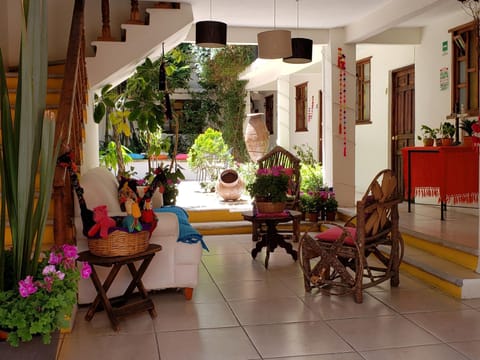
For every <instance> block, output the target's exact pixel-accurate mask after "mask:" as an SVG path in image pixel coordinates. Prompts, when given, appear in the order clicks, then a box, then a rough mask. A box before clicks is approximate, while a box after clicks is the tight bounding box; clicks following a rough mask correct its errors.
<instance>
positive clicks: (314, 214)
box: [305, 212, 318, 222]
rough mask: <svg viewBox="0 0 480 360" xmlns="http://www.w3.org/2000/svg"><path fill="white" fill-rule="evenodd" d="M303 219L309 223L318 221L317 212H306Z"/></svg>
mask: <svg viewBox="0 0 480 360" xmlns="http://www.w3.org/2000/svg"><path fill="white" fill-rule="evenodd" d="M305 219H306V220H307V221H310V222H317V221H318V212H308V213H306V214H305Z"/></svg>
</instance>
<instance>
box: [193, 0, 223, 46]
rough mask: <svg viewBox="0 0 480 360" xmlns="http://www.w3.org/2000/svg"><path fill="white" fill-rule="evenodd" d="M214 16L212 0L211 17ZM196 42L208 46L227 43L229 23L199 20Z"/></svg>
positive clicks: (196, 25)
mask: <svg viewBox="0 0 480 360" xmlns="http://www.w3.org/2000/svg"><path fill="white" fill-rule="evenodd" d="M211 18H212V0H210V19H211ZM195 44H196V45H197V46H202V47H207V48H219V47H223V46H225V45H227V24H225V23H224V22H221V21H213V20H208V21H199V22H197V23H196V24H195Z"/></svg>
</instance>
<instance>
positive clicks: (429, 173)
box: [402, 146, 479, 220]
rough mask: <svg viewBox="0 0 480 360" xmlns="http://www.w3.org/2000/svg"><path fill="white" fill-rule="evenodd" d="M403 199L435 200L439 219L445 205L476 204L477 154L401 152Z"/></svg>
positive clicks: (444, 149)
mask: <svg viewBox="0 0 480 360" xmlns="http://www.w3.org/2000/svg"><path fill="white" fill-rule="evenodd" d="M402 156H403V176H404V184H405V186H404V188H405V197H406V198H407V199H408V211H409V212H410V204H411V200H412V198H416V197H426V196H431V197H436V198H438V202H439V203H440V204H441V218H442V220H443V219H444V215H443V213H444V210H445V209H446V204H447V203H452V204H459V203H469V204H473V203H476V202H478V156H479V154H478V150H476V149H475V148H474V147H468V146H439V147H433V146H427V147H419V146H415V147H405V148H403V149H402Z"/></svg>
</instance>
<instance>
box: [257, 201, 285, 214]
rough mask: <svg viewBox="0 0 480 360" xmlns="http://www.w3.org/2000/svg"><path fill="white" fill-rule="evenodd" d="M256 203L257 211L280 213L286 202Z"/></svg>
mask: <svg viewBox="0 0 480 360" xmlns="http://www.w3.org/2000/svg"><path fill="white" fill-rule="evenodd" d="M256 205H257V210H258V212H259V213H281V212H282V211H283V210H285V206H286V203H284V202H270V201H256Z"/></svg>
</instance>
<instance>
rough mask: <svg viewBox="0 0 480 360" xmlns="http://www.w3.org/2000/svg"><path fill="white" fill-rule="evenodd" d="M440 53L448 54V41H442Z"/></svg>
mask: <svg viewBox="0 0 480 360" xmlns="http://www.w3.org/2000/svg"><path fill="white" fill-rule="evenodd" d="M442 54H443V55H447V54H448V41H442Z"/></svg>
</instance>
